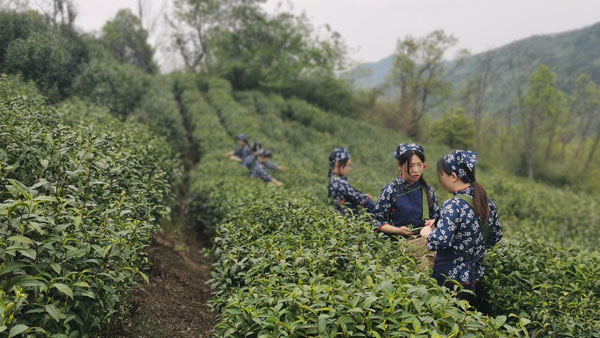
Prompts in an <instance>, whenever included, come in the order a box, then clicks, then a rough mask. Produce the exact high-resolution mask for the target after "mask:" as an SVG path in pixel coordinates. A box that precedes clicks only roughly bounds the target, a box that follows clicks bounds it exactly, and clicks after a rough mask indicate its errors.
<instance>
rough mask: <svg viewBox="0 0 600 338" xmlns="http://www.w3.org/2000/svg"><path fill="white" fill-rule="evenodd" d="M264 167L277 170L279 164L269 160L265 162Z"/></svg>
mask: <svg viewBox="0 0 600 338" xmlns="http://www.w3.org/2000/svg"><path fill="white" fill-rule="evenodd" d="M265 167H267V168H269V169H271V170H277V168H279V166H278V165H277V164H275V163H273V162H271V161H269V162H267V163H265Z"/></svg>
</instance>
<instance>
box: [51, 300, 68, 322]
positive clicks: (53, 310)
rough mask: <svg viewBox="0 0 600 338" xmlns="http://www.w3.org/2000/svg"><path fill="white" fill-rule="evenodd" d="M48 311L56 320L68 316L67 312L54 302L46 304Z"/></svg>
mask: <svg viewBox="0 0 600 338" xmlns="http://www.w3.org/2000/svg"><path fill="white" fill-rule="evenodd" d="M46 312H48V314H49V315H50V316H51V317H52V318H53V319H54V320H56V321H59V320H61V319H64V318H66V316H65V314H64V313H62V312H61V311H60V310H59V309H57V308H56V306H54V305H52V304H48V305H46Z"/></svg>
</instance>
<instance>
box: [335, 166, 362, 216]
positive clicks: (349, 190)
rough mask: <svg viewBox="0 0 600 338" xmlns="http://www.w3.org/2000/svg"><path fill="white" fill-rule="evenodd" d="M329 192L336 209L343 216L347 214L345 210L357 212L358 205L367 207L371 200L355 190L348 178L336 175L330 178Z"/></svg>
mask: <svg viewBox="0 0 600 338" xmlns="http://www.w3.org/2000/svg"><path fill="white" fill-rule="evenodd" d="M329 192H330V193H331V198H332V199H333V203H334V205H335V206H336V209H337V210H338V211H339V212H341V213H342V214H343V215H345V214H346V210H345V208H347V209H350V210H352V211H354V212H356V211H357V210H358V205H366V204H367V203H369V201H370V200H371V198H370V197H369V195H367V194H363V193H362V192H360V191H359V190H357V189H356V188H354V187H353V186H352V184H350V182H348V178H347V177H346V176H339V175H336V174H331V177H330V178H329Z"/></svg>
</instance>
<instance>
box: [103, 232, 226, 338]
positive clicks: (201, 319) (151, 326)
mask: <svg viewBox="0 0 600 338" xmlns="http://www.w3.org/2000/svg"><path fill="white" fill-rule="evenodd" d="M180 247H181V248H183V246H181V245H179V244H176V243H175V242H174V241H173V240H171V239H170V238H168V237H166V236H164V235H162V234H161V233H160V232H158V233H157V234H156V236H155V240H154V241H153V243H152V245H151V246H150V247H149V248H148V250H147V252H148V257H149V259H150V261H151V262H152V265H151V266H150V267H149V269H148V270H147V271H145V272H146V274H147V275H148V278H149V280H150V283H149V284H142V285H141V286H139V287H137V288H136V289H134V290H133V294H134V298H133V300H132V301H131V306H130V309H129V312H130V313H129V316H128V317H127V318H126V319H125V320H124V322H122V323H120V325H119V327H118V328H115V330H113V332H112V334H111V335H110V336H111V337H157V338H158V337H194V338H198V337H209V336H210V335H211V333H212V329H213V327H214V325H215V321H216V320H215V315H214V314H213V313H212V312H211V311H210V309H209V307H208V306H207V304H206V303H207V300H208V299H209V298H210V297H211V291H210V287H209V286H208V285H207V284H206V281H207V280H209V279H210V269H211V265H212V261H211V259H210V258H209V257H207V256H205V255H204V254H203V247H204V245H203V244H202V243H199V242H196V243H187V248H186V250H178V249H180Z"/></svg>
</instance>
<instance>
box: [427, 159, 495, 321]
mask: <svg viewBox="0 0 600 338" xmlns="http://www.w3.org/2000/svg"><path fill="white" fill-rule="evenodd" d="M476 162H477V153H475V152H471V151H463V150H456V151H454V152H453V153H451V154H448V155H446V156H444V157H443V158H442V159H440V160H439V161H438V164H437V172H438V178H439V180H440V183H441V184H442V186H443V187H444V189H445V190H446V191H448V192H450V193H452V194H454V196H453V197H452V198H450V199H449V200H447V201H445V202H444V205H443V207H442V210H441V215H440V218H439V220H438V222H437V224H436V226H435V227H433V226H426V227H424V228H423V230H421V236H423V237H427V248H428V249H429V250H435V251H437V255H436V259H435V264H434V266H433V277H434V278H435V279H436V280H437V282H438V284H439V285H446V286H448V287H449V288H452V289H453V288H454V286H455V284H454V283H453V282H449V281H448V280H450V279H452V280H455V281H457V282H458V283H460V284H462V286H463V288H464V289H468V290H471V291H473V292H475V296H474V295H473V294H471V293H467V292H460V293H458V297H459V298H460V299H465V300H468V301H469V302H470V304H471V305H473V306H475V307H476V308H477V309H478V310H480V311H485V309H482V307H483V306H485V299H484V298H485V297H483V295H482V294H481V290H482V288H481V287H480V285H481V281H482V280H483V276H484V273H485V271H484V267H483V254H484V253H485V250H486V248H489V247H490V246H493V245H496V244H497V243H498V242H499V241H500V239H501V238H502V225H501V223H500V219H499V218H498V212H497V209H496V206H495V205H494V203H493V202H492V201H491V200H490V199H488V197H487V194H486V192H485V190H484V189H483V187H482V186H481V185H480V184H479V183H478V182H477V181H476V180H475V164H476Z"/></svg>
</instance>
